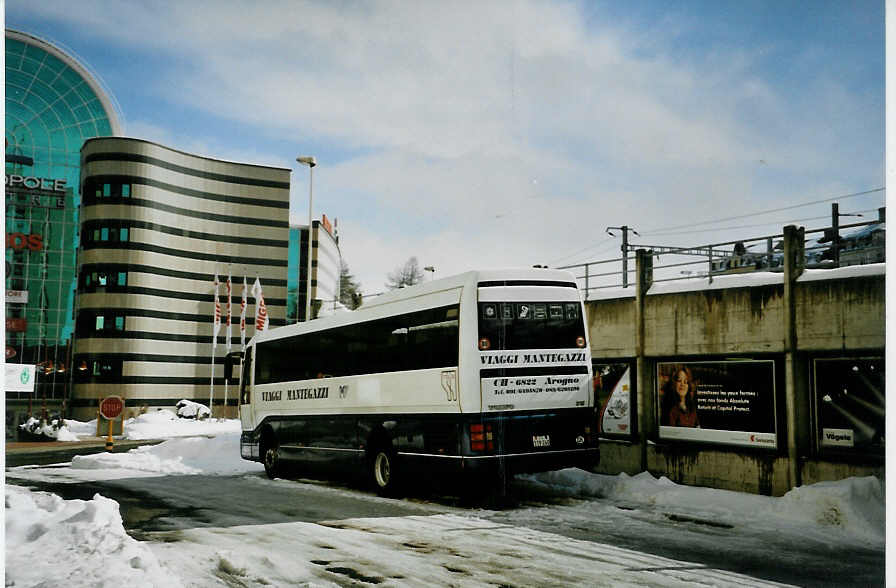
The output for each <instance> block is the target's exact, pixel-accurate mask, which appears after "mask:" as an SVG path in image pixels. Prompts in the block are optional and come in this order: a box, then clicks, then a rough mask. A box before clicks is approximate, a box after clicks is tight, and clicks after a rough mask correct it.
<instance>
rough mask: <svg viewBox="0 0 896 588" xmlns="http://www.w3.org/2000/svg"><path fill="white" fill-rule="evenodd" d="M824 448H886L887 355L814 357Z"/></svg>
mask: <svg viewBox="0 0 896 588" xmlns="http://www.w3.org/2000/svg"><path fill="white" fill-rule="evenodd" d="M813 367H814V380H815V406H816V410H817V415H818V416H817V422H818V436H819V444H820V446H821V448H822V449H832V450H846V451H864V452H871V453H883V452H884V420H885V419H884V416H885V412H884V407H885V403H884V359H883V357H871V358H860V359H849V358H837V359H816V360H815V361H814V366H813Z"/></svg>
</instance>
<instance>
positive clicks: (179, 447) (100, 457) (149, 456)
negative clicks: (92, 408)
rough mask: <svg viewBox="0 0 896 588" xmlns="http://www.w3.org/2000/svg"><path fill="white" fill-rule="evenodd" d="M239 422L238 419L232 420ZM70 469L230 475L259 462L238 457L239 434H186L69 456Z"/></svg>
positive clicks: (256, 466)
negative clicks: (124, 448)
mask: <svg viewBox="0 0 896 588" xmlns="http://www.w3.org/2000/svg"><path fill="white" fill-rule="evenodd" d="M235 422H236V424H237V425H239V421H235ZM71 467H72V469H73V470H123V473H125V474H127V473H129V472H132V471H135V470H136V471H139V472H148V473H153V474H161V475H184V474H187V475H189V474H212V475H230V474H242V473H248V472H258V471H261V470H262V469H263V468H262V465H261V464H259V463H256V462H251V461H246V460H244V459H242V458H241V457H240V433H239V432H236V433H226V434H222V435H218V436H216V437H211V438H206V437H187V438H175V439H169V440H168V441H164V442H162V443H160V444H158V445H143V446H141V447H138V448H137V449H132V450H130V451H128V452H127V453H95V454H92V455H78V456H75V457H74V458H73V459H72V465H71Z"/></svg>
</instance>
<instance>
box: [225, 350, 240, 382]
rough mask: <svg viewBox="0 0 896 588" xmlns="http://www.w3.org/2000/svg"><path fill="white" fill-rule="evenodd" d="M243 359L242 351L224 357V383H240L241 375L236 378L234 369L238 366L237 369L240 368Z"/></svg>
mask: <svg viewBox="0 0 896 588" xmlns="http://www.w3.org/2000/svg"><path fill="white" fill-rule="evenodd" d="M242 359H243V352H242V351H233V352H231V353H228V354H227V355H225V356H224V381H225V382H226V383H228V384H230V383H231V382H234V381H238V380H239V379H240V377H239V374H237V376H236V377H234V375H233V367H234V366H237V368H239V365H240V362H241V361H242Z"/></svg>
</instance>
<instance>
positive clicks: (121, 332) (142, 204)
mask: <svg viewBox="0 0 896 588" xmlns="http://www.w3.org/2000/svg"><path fill="white" fill-rule="evenodd" d="M289 182H290V170H289V169H288V168H275V167H266V166H258V165H250V164H242V163H233V162H226V161H220V160H216V159H210V158H207V157H200V156H197V155H191V154H188V153H184V152H181V151H176V150H174V149H169V148H167V147H164V146H161V145H158V144H155V143H151V142H148V141H144V140H139V139H131V138H122V137H102V138H96V139H90V140H88V141H86V142H85V143H84V146H83V147H82V149H81V197H82V208H81V220H80V235H81V242H80V246H79V249H78V284H77V295H76V297H75V300H76V302H75V317H76V318H75V335H74V344H73V366H74V368H75V370H74V371H75V373H74V374H73V380H74V386H73V392H72V396H71V415H72V417H73V418H76V419H80V418H93V417H94V416H95V412H96V406H97V402H98V400H99V399H101V398H103V397H106V396H110V395H119V396H122V398H123V399H124V400H125V403H126V406H127V407H128V408H129V409H131V410H134V409H139V408H142V407H144V406H145V407H169V408H170V407H173V406H174V405H175V404H176V403H177V402H178V401H179V400H181V399H188V400H194V401H196V402H202V403H203V404H207V403H208V402H209V399H210V397H211V394H212V391H213V392H214V406H215V408H214V410H215V414H220V413H221V406H222V405H223V403H224V394H225V383H224V378H223V363H224V355H225V353H226V345H225V331H224V329H223V328H222V329H221V331H220V332H219V335H218V344H217V346H216V348H215V353H214V356H215V357H214V361H213V345H212V331H213V317H214V301H215V299H214V297H215V287H214V279H215V275H217V276H218V277H219V279H220V280H221V282H222V283H223V282H224V281H225V280H226V277H227V276H228V275H230V276H231V277H232V282H233V288H232V309H233V310H232V313H233V319H232V321H233V323H234V326H233V327H231V329H232V330H231V333H232V335H231V337H232V345H233V350H234V351H239V349H240V331H239V313H240V297H241V291H242V285H243V278H244V277H245V278H246V282H247V286H248V287H247V297H248V308H247V313H246V314H247V320H246V324H247V331H246V339H247V340H248V339H249V338H250V337H251V336H252V335H253V334H254V333H255V327H254V320H253V317H254V314H255V310H256V304H255V303H256V300H255V299H254V298H253V297H252V294H251V289H252V284H253V283H254V281H255V278H256V277H258V278H259V279H260V282H261V285H262V288H263V295H264V300H265V303H266V306H267V313H268V316H269V317H270V326H272V327H273V326H278V325H283V324H285V322H286V292H287V264H288V252H289ZM220 292H221V298H220V304H221V308H222V311H224V310H225V309H226V304H227V300H226V298H225V288H224V286H223V285H222V286H221V289H220ZM213 365H214V375H213V374H212V366H213ZM227 392H228V398H227V406H228V409H227V414H229V415H230V416H233V415H235V414H236V399H237V395H236V389H235V386H234V385H230V387H229V390H228V391H227Z"/></svg>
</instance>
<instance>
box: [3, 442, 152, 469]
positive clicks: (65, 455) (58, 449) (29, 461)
mask: <svg viewBox="0 0 896 588" xmlns="http://www.w3.org/2000/svg"><path fill="white" fill-rule="evenodd" d="M113 441H114V444H113V448H112V453H126V452H128V451H130V450H131V449H134V448H136V447H140V446H141V445H156V444H158V443H161V442H163V441H165V439H140V440H130V439H115V438H114V437H113ZM105 451H106V438H105V437H85V438H83V439H81V440H80V441H23V442H9V443H7V444H6V455H5V458H6V462H5V464H4V465H5V466H6V467H7V468H11V467H18V466H24V465H49V464H54V463H65V462H70V461H71V460H72V458H73V457H75V456H76V455H90V454H93V453H103V452H105Z"/></svg>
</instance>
